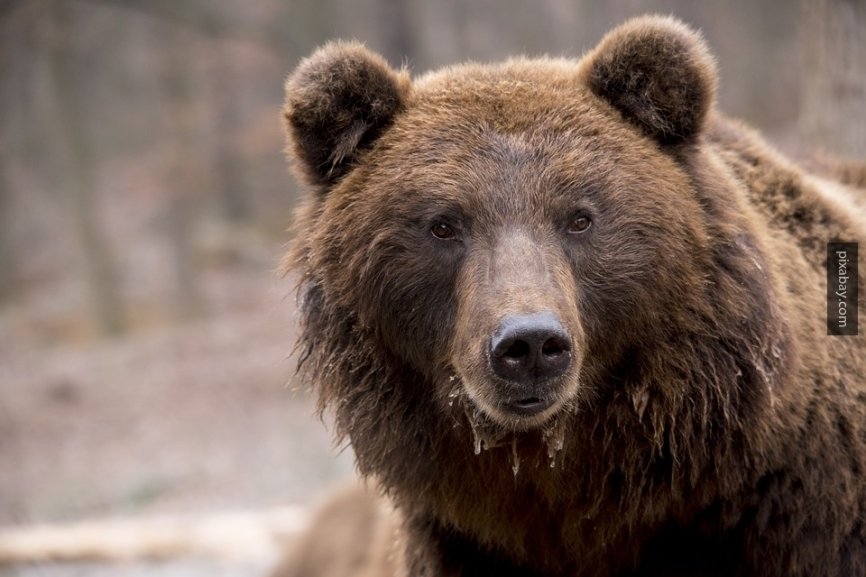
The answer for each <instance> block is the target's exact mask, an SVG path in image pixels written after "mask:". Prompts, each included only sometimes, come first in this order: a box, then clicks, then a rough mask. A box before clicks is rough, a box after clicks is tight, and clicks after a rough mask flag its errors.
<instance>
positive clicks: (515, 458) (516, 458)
mask: <svg viewBox="0 0 866 577" xmlns="http://www.w3.org/2000/svg"><path fill="white" fill-rule="evenodd" d="M519 471H520V455H518V454H517V437H512V439H511V472H512V473H514V477H515V478H517V473H518V472H519Z"/></svg>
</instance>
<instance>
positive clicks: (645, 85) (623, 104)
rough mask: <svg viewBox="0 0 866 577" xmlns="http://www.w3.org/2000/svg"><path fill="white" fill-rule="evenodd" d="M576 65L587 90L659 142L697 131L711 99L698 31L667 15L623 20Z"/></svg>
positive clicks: (712, 76)
mask: <svg viewBox="0 0 866 577" xmlns="http://www.w3.org/2000/svg"><path fill="white" fill-rule="evenodd" d="M580 66H581V69H580V74H581V77H582V79H583V81H584V82H586V84H587V85H588V86H589V88H590V90H592V91H593V92H594V93H595V94H596V95H597V96H600V97H601V98H603V99H604V100H606V101H608V102H609V103H610V104H612V105H613V106H614V108H616V109H617V110H619V111H620V112H621V113H622V114H623V116H624V117H625V118H626V120H628V121H629V122H631V123H633V124H635V125H637V126H638V127H639V128H640V129H641V130H642V131H643V132H644V133H645V134H647V136H650V137H652V138H654V139H656V140H657V141H659V142H661V143H662V144H676V143H679V142H683V141H686V140H688V139H690V138H691V137H693V136H695V135H697V134H698V133H699V132H700V131H701V129H702V127H703V123H704V120H705V119H706V116H707V112H709V110H710V109H711V108H712V106H713V101H714V99H715V90H716V65H715V61H714V60H713V57H712V56H711V55H710V52H709V50H708V49H707V46H706V44H705V43H704V40H703V38H702V37H701V36H700V34H699V33H697V32H695V31H694V30H692V29H691V28H689V27H688V26H686V25H685V24H683V23H682V22H681V21H679V20H677V19H675V18H672V17H663V16H643V17H639V18H635V19H633V20H630V21H628V22H626V23H625V24H623V25H621V26H619V27H617V28H615V29H614V30H612V31H611V32H609V33H608V34H607V35H606V36H605V37H604V38H603V39H602V40H601V42H600V43H599V45H598V46H597V47H596V48H595V49H594V50H593V51H592V52H590V53H589V54H588V55H587V56H586V57H585V58H584V59H583V60H582V61H581V65H580Z"/></svg>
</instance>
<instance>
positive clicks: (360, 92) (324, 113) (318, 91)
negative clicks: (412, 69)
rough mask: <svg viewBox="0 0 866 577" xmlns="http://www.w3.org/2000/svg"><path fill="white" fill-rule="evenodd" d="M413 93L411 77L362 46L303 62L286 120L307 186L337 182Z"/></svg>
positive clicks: (328, 49)
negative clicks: (411, 92) (411, 90)
mask: <svg viewBox="0 0 866 577" xmlns="http://www.w3.org/2000/svg"><path fill="white" fill-rule="evenodd" d="M410 87H411V80H410V79H409V74H408V73H407V72H406V71H400V72H397V71H395V70H394V69H392V68H391V67H390V66H388V63H387V62H385V60H384V59H383V58H382V57H381V56H379V55H378V54H374V53H372V52H370V51H369V50H367V49H366V48H364V46H363V45H361V44H359V43H357V42H332V43H330V44H327V45H325V46H324V47H322V48H320V49H318V50H317V51H316V52H314V53H313V54H312V56H310V57H308V58H306V59H304V60H303V61H302V62H301V63H300V64H299V65H298V68H297V69H296V70H295V71H294V72H293V73H292V74H291V76H289V79H288V80H287V81H286V103H285V106H284V108H283V117H284V119H285V126H286V132H287V136H288V143H289V152H290V154H291V155H292V156H293V157H294V158H295V160H296V161H297V162H298V168H299V169H300V171H301V174H302V176H303V177H304V178H305V180H307V181H308V182H309V183H310V184H314V185H321V186H324V187H326V188H327V187H328V186H330V185H332V184H334V183H335V182H337V180H339V179H340V178H341V177H342V176H343V175H344V174H346V172H348V171H349V169H350V167H351V166H352V161H353V160H354V159H355V157H356V155H357V153H358V151H359V150H361V149H363V148H365V147H367V146H369V145H371V144H372V143H373V142H374V141H375V139H376V138H378V137H379V136H380V135H381V134H382V132H383V131H384V130H385V128H387V126H388V125H389V124H390V123H391V121H392V120H393V118H394V116H395V115H396V114H397V113H398V112H399V111H400V110H401V109H402V108H403V107H404V105H405V102H406V98H407V95H408V93H409V90H410Z"/></svg>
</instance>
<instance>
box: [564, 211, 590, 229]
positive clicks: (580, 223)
mask: <svg viewBox="0 0 866 577" xmlns="http://www.w3.org/2000/svg"><path fill="white" fill-rule="evenodd" d="M590 226H592V219H590V218H589V215H586V214H578V215H577V216H575V217H574V218H573V219H571V223H569V225H568V234H580V233H582V232H586V231H587V230H589V227H590Z"/></svg>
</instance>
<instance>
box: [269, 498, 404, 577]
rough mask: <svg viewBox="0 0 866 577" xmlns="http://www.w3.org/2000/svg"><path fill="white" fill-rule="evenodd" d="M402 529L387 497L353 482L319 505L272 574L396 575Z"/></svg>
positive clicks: (308, 576) (323, 576)
mask: <svg viewBox="0 0 866 577" xmlns="http://www.w3.org/2000/svg"><path fill="white" fill-rule="evenodd" d="M397 530H398V523H397V521H396V517H395V515H394V513H393V511H392V510H391V508H390V507H389V506H388V505H387V503H386V502H385V501H383V500H382V499H379V498H377V496H376V495H375V493H374V492H372V491H371V490H369V489H366V488H364V487H362V486H356V485H353V486H351V487H349V488H346V489H343V490H341V491H338V492H337V493H336V494H334V495H333V496H331V498H329V499H328V501H327V502H326V503H325V504H324V505H323V506H322V507H321V508H320V509H319V511H318V512H317V513H316V515H315V516H314V517H313V520H312V522H311V523H310V527H309V528H308V529H307V531H305V532H304V534H303V536H302V537H301V538H300V539H299V540H298V542H297V543H294V545H293V547H292V548H291V549H290V551H289V553H288V555H287V556H286V557H285V558H284V559H283V560H282V561H281V562H280V564H279V566H278V567H277V568H276V569H275V570H274V572H273V573H272V574H271V577H394V576H395V575H396V574H397V569H396V565H395V563H396V560H397V559H398V558H400V557H401V555H400V551H398V550H397V542H398V538H397Z"/></svg>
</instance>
